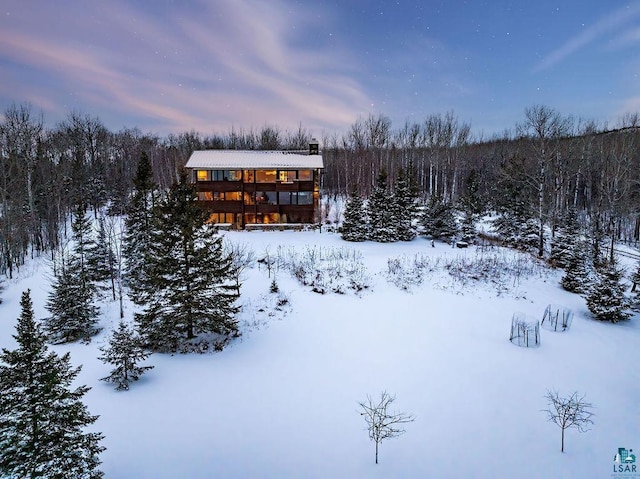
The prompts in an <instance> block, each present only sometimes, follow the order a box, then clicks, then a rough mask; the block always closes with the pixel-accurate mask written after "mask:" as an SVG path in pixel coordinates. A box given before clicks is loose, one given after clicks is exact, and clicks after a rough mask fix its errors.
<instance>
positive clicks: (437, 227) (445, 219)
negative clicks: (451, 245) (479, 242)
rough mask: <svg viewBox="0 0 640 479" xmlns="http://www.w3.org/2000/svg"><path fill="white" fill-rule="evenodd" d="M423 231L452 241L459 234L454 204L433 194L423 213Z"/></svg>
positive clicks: (433, 236)
mask: <svg viewBox="0 0 640 479" xmlns="http://www.w3.org/2000/svg"><path fill="white" fill-rule="evenodd" d="M422 231H423V234H424V235H426V236H430V237H432V238H434V239H440V240H443V241H451V240H452V238H454V237H455V236H456V235H457V234H458V225H457V223H456V218H455V215H454V211H453V208H452V206H451V205H450V204H449V203H445V202H444V201H443V200H442V198H441V197H440V196H435V195H434V196H432V197H431V198H430V199H429V203H427V206H426V208H425V209H424V212H423V215H422Z"/></svg>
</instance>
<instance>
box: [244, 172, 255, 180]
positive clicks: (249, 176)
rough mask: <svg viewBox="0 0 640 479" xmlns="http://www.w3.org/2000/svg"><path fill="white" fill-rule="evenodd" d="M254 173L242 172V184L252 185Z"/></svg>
mask: <svg viewBox="0 0 640 479" xmlns="http://www.w3.org/2000/svg"><path fill="white" fill-rule="evenodd" d="M254 173H255V172H254V171H253V170H244V182H245V183H253V182H254V181H255V174H254Z"/></svg>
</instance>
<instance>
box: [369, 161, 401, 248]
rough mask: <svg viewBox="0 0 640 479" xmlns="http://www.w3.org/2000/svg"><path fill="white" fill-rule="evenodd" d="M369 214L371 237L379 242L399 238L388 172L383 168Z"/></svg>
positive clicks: (370, 198) (371, 200)
mask: <svg viewBox="0 0 640 479" xmlns="http://www.w3.org/2000/svg"><path fill="white" fill-rule="evenodd" d="M367 212H368V214H369V232H370V233H369V237H370V239H372V240H373V241H377V242H379V243H389V242H393V241H397V240H398V229H397V225H396V223H395V220H396V215H395V205H394V201H393V196H392V195H391V194H390V193H389V186H388V184H387V172H386V171H385V170H384V169H382V170H380V173H379V174H378V177H377V179H376V184H375V185H374V187H373V192H372V193H371V196H370V197H369V202H368V206H367Z"/></svg>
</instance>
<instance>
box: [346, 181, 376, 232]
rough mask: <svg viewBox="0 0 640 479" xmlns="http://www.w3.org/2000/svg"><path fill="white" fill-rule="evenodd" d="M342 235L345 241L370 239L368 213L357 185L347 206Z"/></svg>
mask: <svg viewBox="0 0 640 479" xmlns="http://www.w3.org/2000/svg"><path fill="white" fill-rule="evenodd" d="M340 233H341V235H342V239H343V240H345V241H366V240H367V239H368V236H369V231H368V225H367V213H366V209H365V205H364V201H363V200H362V197H361V196H360V194H359V193H358V187H357V185H354V187H353V189H352V190H351V195H350V196H349V200H348V201H347V204H346V206H345V210H344V219H343V221H342V226H341V228H340Z"/></svg>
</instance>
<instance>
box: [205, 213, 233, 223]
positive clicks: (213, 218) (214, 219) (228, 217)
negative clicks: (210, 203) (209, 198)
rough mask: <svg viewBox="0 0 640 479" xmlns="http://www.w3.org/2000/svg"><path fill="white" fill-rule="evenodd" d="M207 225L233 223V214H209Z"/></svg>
mask: <svg viewBox="0 0 640 479" xmlns="http://www.w3.org/2000/svg"><path fill="white" fill-rule="evenodd" d="M207 223H233V213H211V215H210V216H209V219H208V220H207Z"/></svg>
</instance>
